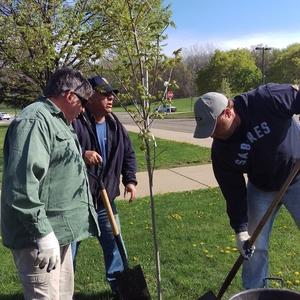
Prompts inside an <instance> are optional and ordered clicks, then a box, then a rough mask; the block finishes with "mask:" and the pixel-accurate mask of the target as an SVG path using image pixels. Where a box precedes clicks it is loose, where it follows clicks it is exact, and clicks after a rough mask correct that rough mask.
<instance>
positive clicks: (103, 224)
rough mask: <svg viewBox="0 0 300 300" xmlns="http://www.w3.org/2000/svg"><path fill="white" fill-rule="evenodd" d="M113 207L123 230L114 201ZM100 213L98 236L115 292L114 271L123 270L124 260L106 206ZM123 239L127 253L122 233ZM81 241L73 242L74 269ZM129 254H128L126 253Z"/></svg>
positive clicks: (110, 282)
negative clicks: (99, 232)
mask: <svg viewBox="0 0 300 300" xmlns="http://www.w3.org/2000/svg"><path fill="white" fill-rule="evenodd" d="M111 207H112V210H113V212H114V216H115V220H116V223H117V226H118V229H119V232H121V227H120V220H119V216H118V213H117V210H116V205H115V203H114V201H113V202H111ZM97 213H98V222H99V227H100V231H101V234H100V236H98V237H97V238H98V241H99V243H100V245H101V247H102V251H103V256H104V263H105V269H106V279H107V281H108V283H109V284H110V288H111V290H112V291H113V292H115V291H116V290H118V285H117V282H116V278H115V275H114V273H115V272H117V271H120V272H121V271H123V269H124V267H123V262H122V258H121V255H120V253H119V250H118V247H117V244H116V241H115V237H114V234H113V232H112V229H111V226H110V222H109V219H108V216H107V213H106V209H105V207H103V208H102V207H101V208H98V210H97ZM120 237H121V241H122V244H123V247H124V250H125V254H126V249H125V246H124V242H123V239H122V236H121V233H120ZM79 244H80V242H77V243H73V244H72V246H71V247H72V257H73V265H74V271H75V269H76V254H77V251H78V247H79ZM126 256H127V254H126Z"/></svg>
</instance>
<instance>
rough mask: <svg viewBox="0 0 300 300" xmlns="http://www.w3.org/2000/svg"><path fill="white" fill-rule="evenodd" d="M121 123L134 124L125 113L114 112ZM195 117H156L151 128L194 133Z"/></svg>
mask: <svg viewBox="0 0 300 300" xmlns="http://www.w3.org/2000/svg"><path fill="white" fill-rule="evenodd" d="M116 115H117V116H118V118H119V119H120V121H121V122H122V124H124V125H135V123H134V121H133V120H132V119H131V117H130V116H129V115H128V114H127V113H116ZM195 125H196V122H195V119H193V118H191V119H162V120H161V119H157V120H154V122H153V125H152V128H155V129H163V130H170V131H177V132H185V133H194V130H195Z"/></svg>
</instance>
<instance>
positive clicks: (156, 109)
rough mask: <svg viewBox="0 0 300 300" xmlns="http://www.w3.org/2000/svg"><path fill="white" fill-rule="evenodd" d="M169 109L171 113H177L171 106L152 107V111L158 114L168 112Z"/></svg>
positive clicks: (174, 107)
mask: <svg viewBox="0 0 300 300" xmlns="http://www.w3.org/2000/svg"><path fill="white" fill-rule="evenodd" d="M170 107H171V112H175V111H177V108H176V106H172V105H171V104H166V105H160V106H159V105H156V106H154V107H153V110H154V111H158V112H170Z"/></svg>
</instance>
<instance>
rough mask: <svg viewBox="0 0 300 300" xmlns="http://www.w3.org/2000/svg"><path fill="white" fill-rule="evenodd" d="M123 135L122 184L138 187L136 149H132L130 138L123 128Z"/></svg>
mask: <svg viewBox="0 0 300 300" xmlns="http://www.w3.org/2000/svg"><path fill="white" fill-rule="evenodd" d="M123 131H124V132H123V135H124V156H123V163H122V171H121V172H122V183H123V185H124V186H125V187H126V186H127V185H128V184H132V185H134V186H136V185H137V179H136V171H137V163H136V157H135V153H134V149H133V147H132V144H131V141H130V137H129V135H128V133H127V131H126V130H125V128H124V127H123Z"/></svg>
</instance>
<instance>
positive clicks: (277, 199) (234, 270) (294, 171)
mask: <svg viewBox="0 0 300 300" xmlns="http://www.w3.org/2000/svg"><path fill="white" fill-rule="evenodd" d="M299 169H300V159H299V160H298V161H297V163H296V164H295V166H294V168H293V169H292V171H291V173H290V174H289V176H288V177H287V179H286V180H285V182H284V183H283V185H282V187H281V189H280V190H279V192H278V194H277V195H276V197H275V198H274V200H273V201H272V203H271V205H270V206H269V208H268V210H267V211H266V212H265V214H264V216H263V217H262V219H261V221H260V222H259V224H258V225H257V227H256V228H255V230H254V232H253V234H252V235H251V237H250V240H249V242H248V247H249V248H251V247H252V246H253V245H254V243H255V241H256V239H257V237H258V235H259V234H260V233H261V231H262V229H263V227H264V226H265V224H266V223H267V221H268V219H269V217H270V216H271V214H272V213H273V211H274V210H275V208H276V206H277V205H278V203H279V202H280V200H281V199H282V197H283V195H284V193H285V192H286V190H287V189H288V187H289V186H290V184H291V182H292V181H293V179H294V177H295V176H296V174H297V173H298V171H299ZM244 260H245V258H244V256H243V255H242V254H240V256H239V257H238V259H237V261H236V262H235V264H234V265H233V267H232V269H231V270H230V272H229V273H228V275H227V277H226V279H225V281H224V283H223V285H222V287H221V289H220V291H219V293H218V296H217V299H221V298H222V296H223V295H224V293H225V291H226V290H227V288H228V286H229V285H230V283H231V281H232V279H233V278H234V276H235V275H236V273H237V271H238V270H239V268H240V266H241V265H242V264H243V262H244Z"/></svg>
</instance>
